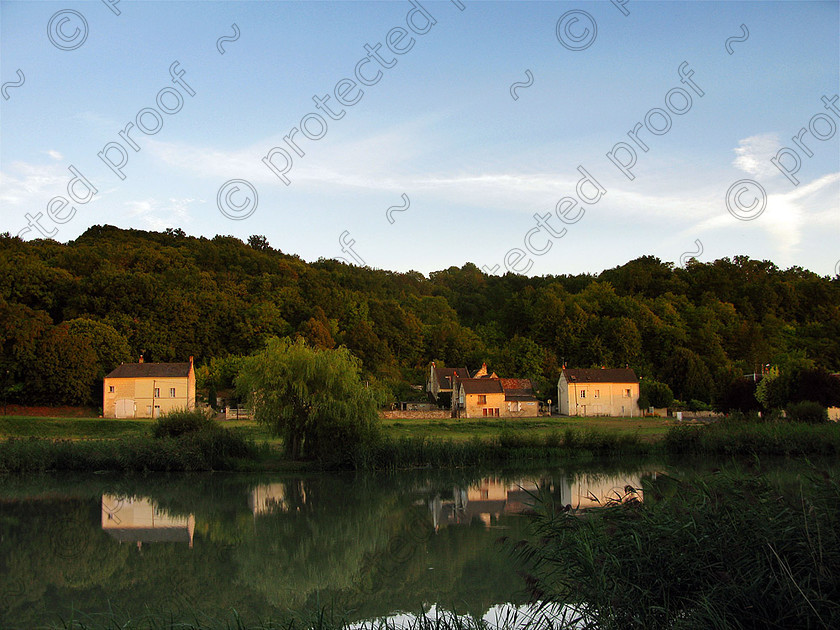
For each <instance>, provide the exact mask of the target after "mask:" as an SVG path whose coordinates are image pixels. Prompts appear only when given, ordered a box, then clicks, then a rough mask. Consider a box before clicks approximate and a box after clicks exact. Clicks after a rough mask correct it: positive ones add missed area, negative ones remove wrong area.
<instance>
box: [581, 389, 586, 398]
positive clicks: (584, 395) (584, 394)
mask: <svg viewBox="0 0 840 630" xmlns="http://www.w3.org/2000/svg"><path fill="white" fill-rule="evenodd" d="M580 397H581V398H586V390H585V389H582V390H580Z"/></svg>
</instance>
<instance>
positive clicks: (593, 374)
mask: <svg viewBox="0 0 840 630" xmlns="http://www.w3.org/2000/svg"><path fill="white" fill-rule="evenodd" d="M563 374H565V375H566V380H567V381H569V382H570V383H638V382H639V377H637V376H636V373H635V372H634V371H633V370H631V369H629V368H610V369H600V370H599V369H597V368H593V369H589V368H579V369H569V368H566V369H565V370H563Z"/></svg>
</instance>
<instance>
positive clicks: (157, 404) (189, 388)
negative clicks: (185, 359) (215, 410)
mask: <svg viewBox="0 0 840 630" xmlns="http://www.w3.org/2000/svg"><path fill="white" fill-rule="evenodd" d="M102 390H103V391H102V415H103V416H104V417H105V418H152V417H154V418H157V417H158V416H159V415H160V414H162V413H164V414H165V413H167V412H169V411H173V410H175V409H195V369H194V368H193V358H192V357H190V361H189V363H144V362H143V360H142V359H141V360H140V362H139V363H123V364H122V365H120V366H119V367H118V368H117V369H116V370H114V371H113V372H111V373H110V374H108V375H107V376H106V377H105V383H104V386H103V388H102Z"/></svg>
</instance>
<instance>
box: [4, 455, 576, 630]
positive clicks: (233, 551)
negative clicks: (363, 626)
mask: <svg viewBox="0 0 840 630" xmlns="http://www.w3.org/2000/svg"><path fill="white" fill-rule="evenodd" d="M487 476H488V474H487V473H482V472H464V471H454V472H436V471H421V472H417V473H411V474H403V475H382V476H375V475H348V476H327V475H318V476H312V477H308V478H284V477H276V476H244V475H224V476H218V475H193V476H188V475H175V476H165V475H160V476H152V477H146V478H140V477H138V478H128V477H113V478H109V477H96V478H92V477H91V478H82V477H79V478H71V479H70V480H68V481H60V480H56V479H51V480H49V482H48V483H47V482H44V481H34V480H29V481H15V482H12V483H10V484H9V485H7V486H4V487H3V488H2V489H0V501H3V503H2V512H0V527H2V531H3V535H2V537H0V599H2V600H3V602H4V606H3V607H2V609H0V626H4V625H9V624H11V623H12V622H14V624H15V625H17V626H22V627H27V626H33V625H37V624H39V623H44V622H47V621H50V622H57V621H58V613H60V612H61V613H64V614H65V616H66V613H67V605H68V602H69V601H71V600H72V601H73V603H74V605H75V607H76V608H77V609H78V610H82V611H85V612H103V611H107V610H108V609H109V602H111V603H112V604H113V603H116V604H117V606H118V611H121V613H120V614H122V615H123V616H124V617H125V618H131V617H133V618H135V619H136V618H137V617H138V616H140V615H142V614H144V613H145V606H146V604H147V603H148V604H149V606H150V609H151V610H152V611H160V610H162V609H163V608H168V609H169V611H170V612H176V613H183V614H184V615H185V616H189V615H190V614H191V613H192V612H194V611H199V612H202V613H207V614H209V615H219V614H221V613H223V612H224V611H225V610H229V609H231V608H236V609H237V610H239V611H245V614H246V616H247V617H248V618H256V617H257V616H260V617H262V618H267V617H275V618H277V617H278V616H279V615H282V614H283V612H284V611H287V612H288V611H294V612H302V611H305V610H312V609H315V608H316V607H317V606H319V605H329V604H330V603H334V604H336V605H337V607H338V608H339V609H342V608H343V609H346V610H348V611H349V610H350V609H352V610H354V611H355V612H354V613H353V618H354V619H364V618H369V617H375V616H381V615H386V614H388V613H391V612H393V611H394V610H409V611H416V610H417V608H418V606H419V605H420V602H438V603H440V604H441V605H442V606H446V607H454V608H455V609H456V610H458V611H459V612H470V613H474V614H482V613H483V612H484V611H486V610H487V608H488V607H489V606H491V605H492V604H495V603H499V602H503V601H521V598H518V597H517V596H516V593H517V592H518V591H520V589H521V584H520V580H519V578H518V577H517V576H516V575H515V574H514V573H513V571H512V569H511V560H510V558H509V556H508V555H507V553H506V552H505V550H504V549H503V548H502V547H501V546H499V545H497V544H496V540H497V539H498V538H499V537H500V536H502V535H505V534H507V535H509V536H510V537H511V538H512V539H519V538H523V537H525V536H526V535H527V532H526V526H527V521H526V519H523V518H521V517H516V516H511V515H505V514H503V515H501V516H500V517H499V518H498V519H497V520H495V521H494V525H495V526H498V528H495V527H494V528H493V529H487V528H486V527H485V526H484V524H483V523H474V524H470V523H466V524H464V525H459V526H452V527H441V528H440V529H439V530H438V531H437V532H435V531H434V527H433V521H432V513H431V511H430V510H429V501H430V500H431V499H433V498H434V497H435V496H437V495H438V494H441V495H442V496H444V495H447V494H448V496H449V497H451V496H452V493H453V488H469V487H470V486H473V485H476V484H480V483H481V481H482V479H484V478H486V477H487ZM495 478H496V479H497V480H499V482H500V483H504V484H514V485H515V483H516V482H517V480H521V479H528V480H530V482H532V483H533V484H536V485H538V486H539V488H540V490H542V491H543V492H548V493H552V494H555V495H556V494H557V493H558V491H557V488H558V484H559V478H558V477H557V476H556V475H554V476H552V475H551V474H548V473H540V472H538V473H532V474H528V475H524V476H523V475H522V473H516V472H512V473H502V474H496V475H495ZM274 484H277V488H276V489H277V492H275V493H274V494H272V495H271V496H269V497H267V498H268V500H267V501H266V502H265V503H264V506H265V508H266V509H265V511H264V512H263V513H255V509H254V506H255V504H254V502H253V496H252V495H253V491H254V489H255V488H256V487H258V486H266V485H274ZM7 492H8V493H9V494H11V495H12V497H14V499H12V500H10V499H9V498H8V495H7ZM103 494H107V495H113V496H116V497H144V498H146V499H148V501H149V502H150V503H153V504H154V505H156V506H158V507H159V508H160V509H161V510H164V511H165V512H166V513H167V514H169V515H170V516H172V517H173V518H175V517H182V518H187V517H189V516H190V515H194V518H195V533H194V547H193V549H189V547H188V545H187V544H181V543H175V542H159V543H149V544H143V546H142V548H141V549H138V548H137V546H136V545H134V544H131V543H124V544H120V543H119V542H118V541H117V540H115V539H114V538H112V537H110V536H109V535H108V534H107V533H105V532H104V531H103V530H102V527H101V524H102V514H103V506H102V495H103ZM64 495H66V496H67V497H72V498H61V497H62V496H64ZM27 496H34V497H36V499H35V500H25V498H26V497H27ZM109 506H110V504H108V505H107V506H106V507H109ZM110 508H113V509H116V508H114V506H110V507H109V509H110ZM74 540H75V541H78V543H77V544H75V545H74V544H73V542H74ZM21 582H22V583H23V584H24V585H25V588H23V589H21ZM21 591H23V592H22V593H21ZM7 602H8V605H6V603H7ZM45 611H49V613H47V612H45Z"/></svg>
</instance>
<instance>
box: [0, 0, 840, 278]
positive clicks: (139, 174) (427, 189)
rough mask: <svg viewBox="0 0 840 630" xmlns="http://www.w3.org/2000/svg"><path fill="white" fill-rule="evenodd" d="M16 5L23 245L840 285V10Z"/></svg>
mask: <svg viewBox="0 0 840 630" xmlns="http://www.w3.org/2000/svg"><path fill="white" fill-rule="evenodd" d="M622 1H623V0H621V1H620V0H615V2H609V1H603V2H475V1H472V2H471V1H469V0H452V1H440V2H431V1H428V0H395V1H388V2H352V1H346V2H200V1H186V0H185V1H178V2H140V1H130V0H121V1H120V0H91V1H88V2H73V1H70V0H67V1H62V2H38V1H31V0H30V1H26V2H5V1H3V2H0V82H2V84H3V86H2V98H0V219H1V221H0V231H9V232H11V233H12V234H19V235H20V236H21V237H22V238H24V239H27V240H28V239H33V238H44V237H50V238H54V239H56V240H58V241H61V242H67V241H69V240H72V239H75V238H77V237H78V236H79V235H80V234H82V233H83V232H84V231H85V230H86V229H88V228H89V227H90V226H92V225H97V224H99V225H102V224H110V225H116V226H119V227H122V228H137V229H143V230H157V231H159V230H163V229H166V228H180V229H182V230H184V232H186V233H187V234H190V235H195V236H206V237H213V236H215V235H217V234H223V235H233V236H236V237H238V238H241V239H243V240H246V239H247V238H248V237H249V236H250V235H252V234H260V235H264V236H265V237H266V238H267V239H268V241H269V243H270V244H271V245H272V247H274V248H276V249H280V250H282V251H283V252H286V253H290V254H298V255H299V256H301V257H302V258H303V259H304V260H308V261H314V260H317V259H319V258H336V259H339V260H344V261H346V262H349V263H351V264H357V265H368V266H370V267H375V268H381V269H390V270H395V271H408V270H416V271H420V272H422V273H424V274H428V273H429V272H432V271H436V270H440V269H446V268H448V267H450V266H452V265H456V266H461V265H463V264H464V263H466V262H473V263H475V264H476V265H478V266H479V267H480V268H482V269H483V270H484V271H486V272H488V273H497V274H503V273H506V272H508V271H510V272H514V273H523V274H525V275H530V276H534V275H548V274H576V273H586V272H591V273H597V272H600V271H601V270H603V269H608V268H611V267H615V266H617V265H621V264H623V263H625V262H627V261H628V260H631V259H634V258H637V257H639V256H644V255H653V256H657V257H659V258H660V259H662V260H665V261H671V262H673V263H674V264H675V265H683V264H685V263H686V262H687V261H688V260H689V259H690V258H691V257H694V258H696V259H697V260H698V261H700V262H708V261H711V260H715V259H717V258H722V257H734V256H738V255H746V256H750V257H752V258H757V259H766V260H772V261H773V262H775V263H776V264H777V265H779V266H780V267H782V268H787V267H791V266H801V267H804V268H806V269H810V270H812V271H815V272H817V273H819V274H821V275H830V276H833V275H834V274H840V246H838V244H839V243H840V133H838V127H840V98H838V92H840V85H838V84H840V11H838V9H839V8H840V3H838V2H836V1H833V2H639V1H637V0H628V1H626V2H624V3H623V4H622Z"/></svg>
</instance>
